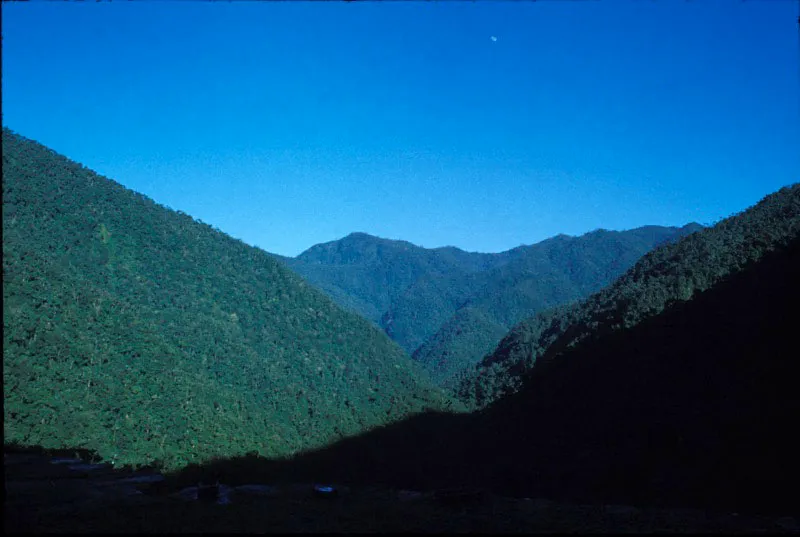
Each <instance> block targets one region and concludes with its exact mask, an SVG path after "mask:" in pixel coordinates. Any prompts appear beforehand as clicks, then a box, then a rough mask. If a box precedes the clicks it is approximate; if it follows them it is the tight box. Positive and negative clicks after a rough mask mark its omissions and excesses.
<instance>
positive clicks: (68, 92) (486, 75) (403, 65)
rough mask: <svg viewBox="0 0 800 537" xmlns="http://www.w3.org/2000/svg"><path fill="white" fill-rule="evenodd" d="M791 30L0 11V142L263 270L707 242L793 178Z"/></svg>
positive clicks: (569, 19)
mask: <svg viewBox="0 0 800 537" xmlns="http://www.w3.org/2000/svg"><path fill="white" fill-rule="evenodd" d="M798 9H799V8H798V3H797V2H793V1H789V0H786V1H783V0H773V1H734V0H719V1H711V0H694V1H691V2H689V1H681V0H674V1H667V0H661V1H635V2H634V1H631V2H627V1H612V0H606V1H598V2H571V1H563V2H507V3H496V2H489V1H482V2H481V1H478V2H464V3H458V2H419V3H417V2H414V3H411V2H374V3H345V2H326V3H322V2H311V3H292V2H252V3H250V2H247V3H245V2H220V3H211V2H169V3H156V2H145V3H137V2H121V1H118V2H111V3H95V2H89V3H77V2H64V3H59V2H55V3H30V4H22V3H7V2H4V3H3V4H2V15H3V27H2V30H3V47H2V48H3V52H2V55H3V57H2V60H3V64H2V68H3V73H2V74H3V77H2V91H3V124H4V125H6V126H8V127H10V128H12V129H13V130H15V131H17V132H19V133H20V134H22V135H24V136H27V137H29V138H33V139H35V140H37V141H39V142H41V143H43V144H45V145H48V146H50V147H52V148H53V149H55V150H56V151H58V152H60V153H63V154H65V155H67V156H68V157H70V158H72V159H74V160H77V161H79V162H81V163H83V164H85V165H86V166H88V167H90V168H92V169H94V170H96V171H98V172H99V173H102V174H103V175H106V176H108V177H110V178H112V179H114V180H116V181H119V182H120V183H122V184H123V185H125V186H127V187H128V188H131V189H133V190H137V191H139V192H142V193H144V194H146V195H148V196H149V197H151V198H153V199H154V200H155V201H157V202H159V203H162V204H164V205H167V206H169V207H172V208H174V209H180V210H182V211H184V212H187V213H189V214H191V215H192V216H194V217H196V218H199V219H201V220H203V221H205V222H207V223H209V224H212V225H215V226H217V227H219V228H220V229H222V230H223V231H225V232H227V233H229V234H230V235H232V236H234V237H237V238H240V239H242V240H244V241H245V242H247V243H249V244H253V245H256V246H259V247H261V248H263V249H265V250H268V251H270V252H275V253H279V254H284V255H296V254H298V253H300V252H301V251H302V250H304V249H306V248H308V247H310V246H311V245H313V244H315V243H319V242H325V241H329V240H334V239H337V238H340V237H342V236H344V235H347V234H348V233H350V232H353V231H364V232H367V233H370V234H373V235H378V236H381V237H387V238H393V239H404V240H408V241H410V242H412V243H415V244H419V245H422V246H425V247H436V246H444V245H454V246H458V247H460V248H463V249H466V250H470V251H484V252H497V251H501V250H505V249H508V248H512V247H515V246H518V245H520V244H530V243H534V242H538V241H540V240H542V239H545V238H547V237H549V236H552V235H556V234H558V233H567V234H571V235H577V234H581V233H584V232H586V231H590V230H592V229H595V228H598V227H604V228H607V229H628V228H632V227H636V226H640V225H645V224H662V225H682V224H685V223H687V222H690V221H698V222H701V223H709V222H713V221H715V220H717V219H719V218H722V217H725V216H728V215H730V214H731V213H734V212H738V211H740V210H742V209H744V208H746V207H747V206H749V205H752V204H754V203H755V202H757V201H758V200H759V199H760V198H761V197H763V196H764V195H766V194H768V193H770V192H772V191H775V190H777V189H778V188H780V187H781V186H784V185H787V184H790V183H793V182H797V181H800V61H799V60H798V50H799V49H800V45H799V44H798V32H799V31H800V28H798V24H797V16H798ZM493 36H494V38H495V39H492V37H493Z"/></svg>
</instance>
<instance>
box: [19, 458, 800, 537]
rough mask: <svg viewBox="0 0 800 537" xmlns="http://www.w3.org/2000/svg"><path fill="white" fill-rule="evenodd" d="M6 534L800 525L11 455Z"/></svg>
mask: <svg viewBox="0 0 800 537" xmlns="http://www.w3.org/2000/svg"><path fill="white" fill-rule="evenodd" d="M4 467H5V490H6V496H5V505H4V512H5V513H4V514H5V517H4V519H5V522H4V529H5V531H6V532H37V533H40V532H81V533H86V532H103V533H106V532H111V533H117V532H131V533H141V532H154V533H173V532H192V533H195V532H267V533H269V532H389V531H400V532H423V533H424V532H445V531H447V532H527V533H530V532H534V533H536V532H540V533H549V532H601V533H602V532H615V533H616V532H637V533H639V532H669V533H676V532H677V533H680V532H710V533H723V532H724V533H800V530H799V526H798V523H797V520H796V519H795V518H792V517H766V516H751V515H745V514H735V513H714V512H707V511H701V510H691V509H684V510H680V509H646V508H635V507H631V506H621V505H599V504H598V505H566V504H560V503H555V502H551V501H548V500H545V499H528V498H505V497H500V496H496V495H493V494H489V493H487V492H485V491H481V490H479V489H458V490H455V489H449V490H436V491H427V492H421V491H403V490H395V489H389V488H370V487H355V486H354V487H346V486H334V492H333V493H331V494H324V493H322V492H321V491H320V490H319V489H318V488H315V486H314V484H312V483H309V484H289V483H283V484H272V485H267V484H251V485H240V486H237V487H230V486H226V485H225V484H224V483H221V484H220V486H219V487H218V489H217V493H216V497H213V494H212V495H211V497H209V498H208V499H205V498H201V499H198V493H197V492H198V491H197V487H186V486H185V485H186V483H182V484H180V483H177V482H174V481H171V480H170V479H168V478H164V476H162V475H161V474H159V473H157V472H155V471H152V470H142V471H137V472H133V471H130V470H114V469H111V468H110V467H108V466H106V465H92V464H88V463H86V462H85V461H82V460H80V459H74V458H71V457H53V456H48V455H42V454H31V453H13V452H12V453H9V452H6V453H5V455H4Z"/></svg>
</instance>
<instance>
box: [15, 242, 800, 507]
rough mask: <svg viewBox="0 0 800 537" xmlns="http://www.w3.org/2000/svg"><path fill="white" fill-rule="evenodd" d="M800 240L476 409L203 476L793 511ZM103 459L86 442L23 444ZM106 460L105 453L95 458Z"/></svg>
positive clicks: (179, 476)
mask: <svg viewBox="0 0 800 537" xmlns="http://www.w3.org/2000/svg"><path fill="white" fill-rule="evenodd" d="M797 274H800V239H797V240H795V241H793V242H792V244H791V245H790V247H789V248H786V249H784V250H782V251H779V252H775V253H774V254H771V255H769V256H767V257H765V259H764V260H763V261H762V262H760V263H757V264H754V265H753V266H751V267H748V268H747V269H746V270H743V271H742V272H741V273H740V274H738V275H736V276H734V277H731V278H728V279H726V280H725V281H723V282H721V283H720V284H719V285H718V286H715V288H713V289H710V290H708V291H705V292H703V293H700V294H699V295H698V296H697V297H696V298H695V299H693V300H692V301H690V302H686V303H677V304H674V305H673V306H672V307H670V308H668V309H667V310H666V311H665V312H664V313H663V314H661V315H658V316H656V317H653V318H651V319H649V320H646V321H645V322H643V323H641V324H640V325H638V326H637V327H634V328H632V329H629V330H625V331H623V332H619V333H617V334H615V335H611V336H608V337H604V338H599V339H598V340H596V341H586V342H585V343H583V344H580V345H578V346H576V347H575V348H574V349H572V350H570V351H569V352H567V353H565V355H564V356H563V357H562V358H561V359H560V360H558V361H557V362H554V363H553V364H554V365H553V366H552V367H547V368H543V370H545V371H546V373H543V374H541V375H538V376H537V375H532V377H531V378H530V379H529V382H528V383H527V384H526V387H525V388H524V389H523V390H522V391H521V392H520V393H519V394H516V395H514V396H512V397H509V398H506V399H505V400H501V401H499V402H498V403H497V404H495V405H493V406H492V407H490V408H489V409H487V410H486V411H484V412H481V413H476V414H443V413H426V414H421V415H417V416H414V417H411V418H409V419H406V420H404V421H401V422H397V423H394V424H390V425H387V426H384V427H380V428H376V429H374V430H372V431H369V432H366V433H364V434H362V435H359V436H355V437H351V438H347V439H343V440H341V441H339V442H337V443H335V444H333V445H330V446H328V447H326V448H323V449H320V450H317V451H310V452H305V453H302V454H299V455H297V456H295V457H294V458H292V459H288V460H267V459H264V458H260V457H257V456H244V457H237V458H232V459H225V460H216V461H210V462H208V463H205V464H203V465H190V466H188V467H186V468H184V469H182V470H180V471H178V472H175V473H172V474H169V475H167V479H166V480H165V481H164V482H163V483H162V486H163V487H164V489H165V490H164V491H163V492H171V491H174V490H178V489H181V488H183V487H187V486H193V485H196V484H197V483H198V482H200V481H203V482H214V481H217V480H219V482H220V483H223V484H226V485H229V486H237V485H243V484H259V483H261V484H270V485H278V484H289V483H320V484H334V485H346V486H351V487H373V486H377V487H386V488H394V489H413V490H420V491H424V490H431V489H439V488H452V487H478V488H482V489H487V490H490V491H492V492H494V493H495V494H498V495H504V496H516V497H541V498H547V499H550V500H555V501H559V502H564V503H604V504H629V505H634V506H638V507H678V508H701V509H710V510H716V511H723V510H725V511H728V512H731V511H736V512H739V513H753V514H766V515H787V514H797V510H798V507H797V505H796V494H795V493H794V491H793V488H794V487H796V486H797V484H798V483H800V458H799V457H797V453H800V444H798V440H797V438H796V436H797V435H796V429H797V424H798V423H800V419H799V418H800V398H798V396H797V393H798V392H797V390H796V387H797V382H798V380H800V361H798V360H797V354H796V348H794V347H795V346H794V340H793V336H794V334H795V332H796V330H797V326H800V325H799V324H798V312H797V305H798V304H800V279H798V278H797ZM24 449H28V451H29V452H35V453H36V452H38V453H46V454H50V455H57V456H74V455H75V454H76V453H77V454H78V455H79V456H80V457H81V458H83V459H84V460H87V461H89V460H91V459H92V457H93V454H92V453H90V452H87V451H85V450H78V449H75V450H41V449H38V448H20V447H19V446H9V445H6V451H10V450H17V451H19V450H24ZM95 459H96V458H95Z"/></svg>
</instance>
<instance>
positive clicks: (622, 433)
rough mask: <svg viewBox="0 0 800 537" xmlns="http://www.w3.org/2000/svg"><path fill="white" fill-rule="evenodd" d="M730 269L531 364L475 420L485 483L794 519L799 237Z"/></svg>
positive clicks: (799, 403) (799, 410) (799, 411)
mask: <svg viewBox="0 0 800 537" xmlns="http://www.w3.org/2000/svg"><path fill="white" fill-rule="evenodd" d="M789 195H791V191H781V192H780V193H779V194H778V195H776V196H773V197H771V198H768V199H767V200H765V201H766V204H767V205H770V204H771V203H774V202H777V201H779V200H782V202H783V203H779V205H781V206H783V207H787V205H785V203H786V202H787V201H788V200H787V199H786V196H789ZM779 212H782V211H779ZM784 216H788V215H784ZM779 227H780V226H779ZM787 242H788V244H787ZM739 267H740V269H739V270H737V271H736V272H734V273H731V274H729V275H728V276H719V277H718V278H716V282H715V283H714V284H713V286H712V287H711V288H710V289H707V290H705V291H696V292H695V293H694V294H693V297H692V298H691V299H690V300H688V301H675V302H673V303H672V304H671V305H668V306H667V307H666V308H665V310H664V311H662V312H661V313H660V314H657V315H651V316H649V317H647V318H645V319H643V320H641V321H640V322H639V323H637V324H636V325H635V326H632V327H629V328H622V329H619V330H616V331H606V332H605V333H604V334H602V333H600V332H598V331H593V332H591V335H589V336H587V337H586V338H584V339H583V340H582V341H581V342H579V343H577V344H576V345H575V346H574V347H572V348H569V349H565V350H564V352H563V353H562V354H561V355H560V356H559V357H558V358H555V359H553V360H552V361H550V362H547V363H546V364H545V365H544V366H543V367H535V368H534V369H533V371H532V372H531V373H530V374H529V375H528V376H527V377H526V379H525V381H524V385H523V387H522V389H521V390H520V391H519V393H517V394H515V395H512V396H509V397H506V398H504V399H501V400H499V401H498V402H497V403H495V404H494V405H492V406H490V407H489V408H488V409H486V410H485V411H484V412H483V413H482V415H481V425H480V426H479V428H478V429H479V430H482V431H483V435H482V436H481V438H483V439H485V440H486V441H487V442H488V444H490V445H491V446H496V447H495V448H492V447H490V445H484V444H482V448H480V449H481V450H482V451H483V452H484V453H489V452H494V453H498V454H499V453H502V456H503V460H504V461H505V462H501V463H499V464H498V465H495V466H492V467H491V472H492V475H494V476H496V477H498V479H500V480H501V481H505V482H506V485H507V486H511V487H512V488H513V487H517V488H518V490H519V492H525V493H532V492H533V491H532V490H531V489H532V488H536V487H540V489H539V490H538V493H544V494H548V492H547V491H548V490H549V491H554V492H556V493H557V494H559V495H561V496H567V497H569V496H570V495H571V496H572V498H573V499H574V500H580V499H588V498H596V497H601V498H606V501H614V502H623V503H628V502H638V503H642V504H645V505H647V504H657V503H668V504H672V505H685V506H690V505H691V506H706V507H718V508H723V507H724V508H727V509H731V510H739V509H742V510H746V509H751V510H752V509H754V508H757V509H759V510H765V511H773V512H780V511H784V512H785V513H788V512H791V511H796V509H797V505H796V502H795V501H794V497H793V495H792V494H787V493H786V491H789V490H792V489H793V487H794V486H796V484H797V483H798V480H800V460H799V459H798V457H797V453H798V452H800V440H799V439H798V436H797V434H796V427H797V424H798V423H800V397H799V396H798V392H797V386H798V384H799V383H800V360H798V353H797V348H796V345H795V342H794V333H795V331H796V330H797V326H799V325H800V312H798V309H797V305H798V304H800V278H798V274H800V238H798V237H797V235H796V234H795V238H794V239H791V240H789V241H778V242H777V243H776V244H775V245H774V247H773V248H770V251H768V252H767V251H766V250H765V251H764V253H763V255H762V256H759V259H758V260H757V261H756V260H753V261H750V262H747V261H742V264H741V265H739ZM476 449H477V448H476ZM500 476H502V477H500ZM534 482H535V483H536V484H535V485H534V484H533V483H534Z"/></svg>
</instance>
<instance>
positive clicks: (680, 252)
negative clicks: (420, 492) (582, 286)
mask: <svg viewBox="0 0 800 537" xmlns="http://www.w3.org/2000/svg"><path fill="white" fill-rule="evenodd" d="M799 231H800V184H795V185H792V186H789V187H785V188H783V189H781V190H780V191H778V192H776V193H774V194H771V195H770V196H767V197H766V198H764V199H763V200H762V201H761V202H759V203H758V204H757V205H755V206H754V207H752V208H750V209H748V210H746V211H743V212H741V213H739V214H737V215H734V216H731V217H730V218H727V219H725V220H723V221H721V222H719V223H718V224H716V225H715V226H714V227H712V228H708V229H704V230H702V231H699V232H697V233H694V234H691V235H689V236H687V237H685V238H683V239H682V240H680V241H678V242H677V243H674V244H667V245H664V246H662V247H660V248H658V249H656V250H654V251H652V252H650V253H649V254H647V255H645V256H644V257H643V258H642V259H641V260H640V261H638V262H637V263H636V264H635V265H634V266H633V267H632V268H631V269H630V270H628V271H627V272H626V273H625V274H624V275H623V276H622V277H620V278H619V279H618V280H616V281H615V282H614V283H613V284H612V285H611V286H609V287H607V288H605V289H603V290H602V291H600V292H598V293H596V294H594V295H592V296H590V297H589V298H587V299H586V300H584V301H582V302H581V303H579V304H574V305H571V306H562V307H558V308H555V309H551V310H549V311H547V312H543V313H541V314H539V315H536V316H534V317H532V318H530V319H528V320H525V321H523V322H521V323H520V324H518V325H517V326H516V327H514V329H513V330H512V331H511V332H510V333H509V334H508V335H507V336H506V337H505V338H504V339H503V340H502V341H501V343H500V344H499V346H498V347H497V349H496V350H495V352H494V353H493V354H492V355H490V356H487V357H486V358H484V360H483V361H482V362H481V363H480V364H479V365H478V366H477V367H476V368H474V369H473V370H470V371H468V372H467V373H466V374H463V375H462V378H460V379H459V381H458V382H459V388H458V393H459V396H460V397H461V398H462V399H463V400H464V401H467V402H469V404H470V405H474V406H477V407H483V406H486V405H488V404H489V403H491V402H493V401H495V400H497V399H499V398H500V397H502V396H504V395H508V394H510V393H513V392H515V391H516V390H517V389H518V387H519V386H520V384H521V379H522V377H523V376H524V375H525V373H526V372H527V371H529V370H530V369H531V368H533V367H534V364H537V366H539V365H541V364H542V363H543V362H549V361H551V360H553V359H555V358H556V357H557V356H558V355H559V354H560V353H561V352H562V351H564V350H565V349H567V348H570V347H573V346H574V345H575V344H577V343H578V342H580V341H581V340H582V339H584V338H586V337H587V336H588V335H590V334H594V335H602V334H604V333H607V332H612V331H615V330H619V329H622V328H626V327H631V326H634V325H636V324H637V323H639V322H640V321H642V320H643V319H646V318H648V317H651V316H653V315H656V314H658V313H660V312H661V311H663V310H664V308H665V307H666V306H667V305H669V304H670V303H672V302H675V301H683V300H688V299H690V298H691V297H692V296H694V294H695V293H696V292H698V291H702V290H704V289H708V288H709V287H711V286H712V285H714V284H715V283H717V282H719V281H720V280H721V279H722V278H724V277H726V276H727V275H729V274H733V273H736V272H738V271H739V270H741V269H742V268H743V267H745V266H746V265H748V264H749V263H751V262H754V261H757V260H758V259H760V258H761V257H762V256H763V255H764V254H765V253H767V252H770V251H772V250H774V249H776V248H778V247H781V246H784V245H786V244H787V243H788V242H789V241H790V240H792V239H794V238H795V237H797V235H798V232H799Z"/></svg>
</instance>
